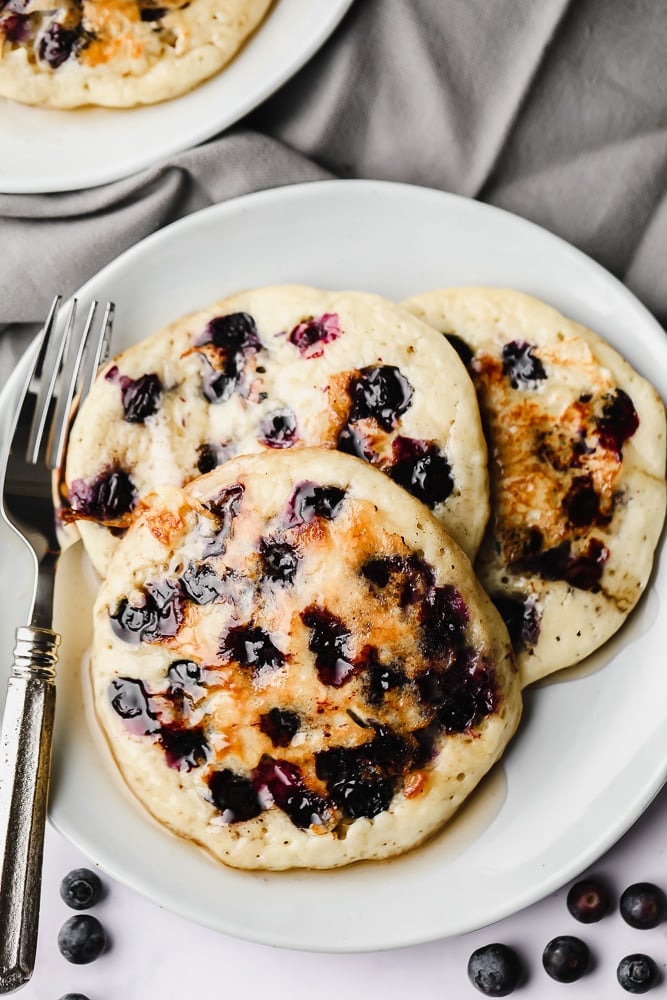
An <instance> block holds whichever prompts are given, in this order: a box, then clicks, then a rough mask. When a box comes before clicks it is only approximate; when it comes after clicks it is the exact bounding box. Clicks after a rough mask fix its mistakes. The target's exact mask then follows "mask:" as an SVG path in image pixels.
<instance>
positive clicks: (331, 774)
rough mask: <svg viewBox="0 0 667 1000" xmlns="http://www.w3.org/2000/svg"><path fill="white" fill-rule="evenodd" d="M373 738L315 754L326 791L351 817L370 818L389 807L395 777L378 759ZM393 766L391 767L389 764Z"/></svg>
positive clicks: (317, 772)
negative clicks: (365, 742)
mask: <svg viewBox="0 0 667 1000" xmlns="http://www.w3.org/2000/svg"><path fill="white" fill-rule="evenodd" d="M374 743H375V741H371V743H369V744H362V746H360V747H333V748H332V749H330V750H324V751H321V752H320V753H318V754H317V755H316V758H315V772H316V774H317V777H318V778H319V779H320V780H321V781H324V782H325V783H326V786H327V790H328V792H329V795H330V796H331V798H332V799H333V801H334V802H335V803H336V805H337V806H338V808H339V809H340V810H341V812H342V813H343V814H344V815H346V816H349V817H350V819H359V818H361V817H362V816H366V817H368V818H369V819H372V817H373V816H377V815H378V814H379V813H381V812H384V811H385V810H386V809H388V808H389V805H390V804H391V800H392V798H393V797H394V792H395V790H396V784H397V782H396V777H395V775H394V774H393V773H391V772H390V771H389V770H386V769H385V767H384V766H383V764H384V763H385V762H384V760H379V759H378V757H381V758H383V757H384V756H385V755H384V754H382V753H376V747H375V745H374ZM392 770H393V768H392Z"/></svg>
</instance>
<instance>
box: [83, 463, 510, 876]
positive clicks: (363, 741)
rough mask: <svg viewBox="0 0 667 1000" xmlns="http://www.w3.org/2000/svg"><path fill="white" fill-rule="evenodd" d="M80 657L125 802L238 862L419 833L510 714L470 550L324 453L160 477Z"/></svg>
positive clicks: (294, 856)
mask: <svg viewBox="0 0 667 1000" xmlns="http://www.w3.org/2000/svg"><path fill="white" fill-rule="evenodd" d="M91 669H92V680H93V690H94V699H95V706H96V711H97V714H98V717H99V720H100V722H101V725H102V727H103V729H104V731H105V733H106V736H107V738H108V741H109V744H110V746H111V748H112V751H113V754H114V756H115V758H116V761H117V763H118V766H119V768H120V770H121V772H122V774H123V776H124V777H125V780H126V781H127V783H128V785H129V787H130V788H131V789H132V791H133V792H134V793H135V795H136V796H137V798H138V799H139V800H140V801H141V803H142V804H143V805H144V806H145V807H146V809H148V810H149V811H150V812H151V813H152V814H153V816H155V817H156V818H157V819H158V820H159V821H160V822H161V823H162V824H165V825H166V826H167V827H169V828H170V829H171V830H173V831H174V832H175V833H177V834H179V835H180V836H182V837H185V838H187V839H188V840H190V841H193V842H196V843H197V844H199V845H202V846H203V847H205V848H206V849H207V850H208V851H209V852H210V853H211V854H212V855H214V856H215V857H216V858H218V859H220V860H221V861H223V862H225V863H226V864H229V865H232V866H234V867H239V868H263V869H284V868H329V867H336V866H340V865H345V864H349V863H351V862H354V861H359V860H362V859H372V858H385V857H389V856H391V855H395V854H399V853H401V852H403V851H406V850H408V849H409V848H411V847H413V846H415V845H416V844H419V843H421V842H422V841H423V840H424V839H425V838H426V837H428V836H429V834H431V833H433V832H434V831H436V830H438V829H439V828H440V827H441V826H442V824H443V823H444V822H446V820H447V819H448V818H449V817H450V816H451V815H452V814H453V813H454V812H455V810H456V809H457V808H458V807H459V806H460V804H461V803H462V802H463V801H464V800H465V798H466V797H467V795H468V794H469V793H470V792H471V790H472V789H473V788H474V787H475V785H476V784H477V783H478V782H479V780H480V779H481V778H482V776H483V775H484V774H485V773H486V772H487V771H488V770H489V768H490V767H491V766H492V764H493V763H494V762H495V761H496V760H497V759H498V758H499V757H500V755H501V754H502V752H503V750H504V748H505V746H506V745H507V743H508V741H509V739H510V737H511V736H512V734H513V733H514V731H515V729H516V727H517V724H518V720H519V716H520V711H521V695H520V687H519V675H518V671H517V668H516V664H515V661H514V657H513V654H512V649H511V643H510V640H509V636H508V634H507V630H506V628H505V626H504V624H503V622H502V619H501V618H500V615H499V614H498V612H497V611H496V609H495V608H494V607H493V605H492V603H491V602H490V600H489V599H488V597H487V595H486V594H485V592H484V591H483V589H482V588H481V586H480V585H479V583H478V581H477V579H476V578H475V575H474V573H473V571H472V567H471V564H470V562H469V560H468V558H467V557H466V556H465V554H464V553H463V552H462V551H461V550H460V549H459V547H458V546H457V545H456V544H455V543H454V542H453V541H452V540H451V538H450V537H449V535H448V534H447V533H446V532H445V531H444V529H443V528H442V526H441V525H440V523H439V522H438V521H437V520H436V519H435V518H434V517H433V516H432V514H431V513H430V512H429V511H428V510H427V509H426V508H425V507H424V506H423V505H422V504H421V503H419V502H418V501H417V500H415V499H414V498H413V497H411V496H410V495H409V494H408V493H407V492H406V491H405V490H404V489H402V487H400V486H398V485H397V484H395V483H393V482H392V481H391V480H390V479H389V478H388V477H387V476H384V475H382V474H381V473H380V472H379V471H377V470H376V469H374V468H373V467H372V466H370V465H368V464H366V463H364V462H362V461H360V460H359V459H357V458H354V457H352V456H349V455H345V454H342V453H338V452H336V451H327V450H325V449H301V450H295V451H275V452H265V453H261V454H256V455H249V456H241V457H239V458H237V459H232V460H230V461H229V462H227V463H225V464H224V465H222V466H220V467H219V468H217V469H215V470H214V471H212V472H211V473H209V474H207V475H205V476H202V477H200V478H199V479H197V480H196V481H194V482H192V483H190V484H189V485H188V486H187V487H185V488H179V487H164V488H162V489H161V490H159V491H157V492H156V493H155V494H154V495H153V496H152V497H151V498H150V501H149V502H147V503H146V505H145V506H144V510H143V512H142V514H141V515H140V516H139V518H138V519H137V520H136V521H135V522H134V524H133V525H132V527H131V528H130V530H129V531H128V533H127V535H126V536H125V537H124V539H123V540H122V542H121V543H120V545H119V547H118V549H117V550H116V552H115V554H114V556H113V558H112V560H111V564H110V566H109V572H108V575H107V578H106V579H105V580H104V581H103V583H102V585H101V589H100V593H99V596H98V599H97V601H96V604H95V609H94V643H93V648H92V667H91Z"/></svg>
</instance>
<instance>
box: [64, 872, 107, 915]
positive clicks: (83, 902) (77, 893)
mask: <svg viewBox="0 0 667 1000" xmlns="http://www.w3.org/2000/svg"><path fill="white" fill-rule="evenodd" d="M60 897H61V899H62V900H63V901H64V902H65V903H67V905H68V906H71V908H72V909H73V910H88V909H90V907H91V906H94V905H95V903H98V902H99V901H100V899H101V898H102V883H101V881H100V879H99V876H98V875H96V874H95V872H91V871H90V869H89V868H75V869H74V870H73V871H71V872H68V873H67V875H65V878H64V879H63V880H62V882H61V883H60Z"/></svg>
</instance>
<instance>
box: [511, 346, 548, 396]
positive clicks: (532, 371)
mask: <svg viewBox="0 0 667 1000" xmlns="http://www.w3.org/2000/svg"><path fill="white" fill-rule="evenodd" d="M534 350H535V348H534V347H533V346H532V345H531V344H527V343H525V341H519V340H513V341H512V342H511V343H509V344H505V346H504V347H503V372H504V374H505V375H507V376H508V378H509V380H510V383H511V385H512V388H513V389H536V388H537V383H538V382H541V381H543V380H544V379H545V378H546V377H547V373H546V372H545V370H544V366H543V364H542V362H541V361H540V359H539V358H536V357H535V355H534V354H533V351H534Z"/></svg>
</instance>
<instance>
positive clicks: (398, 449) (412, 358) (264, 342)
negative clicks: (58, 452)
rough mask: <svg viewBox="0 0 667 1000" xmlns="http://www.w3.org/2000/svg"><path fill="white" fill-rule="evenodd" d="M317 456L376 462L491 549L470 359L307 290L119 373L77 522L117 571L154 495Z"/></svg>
mask: <svg viewBox="0 0 667 1000" xmlns="http://www.w3.org/2000/svg"><path fill="white" fill-rule="evenodd" d="M302 446H318V447H326V448H331V449H338V450H340V451H345V452H349V453H352V454H353V455H356V456H357V457H361V458H364V459H365V460H367V461H368V462H370V463H371V464H373V465H375V466H377V467H378V468H379V469H381V470H382V471H384V472H386V473H387V474H388V475H389V476H390V477H391V478H392V479H394V480H395V481H396V482H398V483H400V485H401V486H403V487H405V488H406V489H408V490H409V491H411V492H412V493H413V494H414V495H415V496H416V497H417V498H418V499H419V500H421V501H422V502H423V503H424V504H426V505H427V506H428V507H429V508H430V509H431V510H433V512H434V514H435V515H436V517H438V518H439V519H440V520H442V522H443V524H444V525H445V526H446V527H447V528H448V530H449V531H450V533H451V534H452V535H453V536H454V538H455V540H456V541H457V542H458V543H459V544H460V545H461V547H462V548H463V549H464V550H465V551H466V552H467V553H468V555H470V556H471V557H472V556H473V555H474V554H475V552H476V551H477V547H478V545H479V542H480V540H481V537H482V534H483V532H484V527H485V524H486V520H487V517H488V509H489V508H488V483H487V479H488V474H487V459H486V445H485V442H484V435H483V432H482V426H481V422H480V417H479V410H478V407H477V400H476V398H475V392H474V389H473V386H472V385H471V383H470V379H469V377H468V374H467V372H466V370H465V367H464V365H463V364H462V363H461V361H460V359H459V357H458V355H457V354H456V351H454V350H453V349H452V348H451V347H450V346H449V344H448V343H447V342H446V341H445V340H444V339H443V338H442V337H441V336H440V335H439V334H438V333H437V332H436V331H435V330H433V329H432V328H431V327H429V326H427V325H426V324H425V323H422V322H421V321H419V320H417V319H415V317H414V316H412V315H411V314H410V313H409V312H407V311H406V310H404V309H401V308H400V307H399V306H397V305H395V304H394V303H393V302H389V301H388V300H386V299H383V298H380V297H379V296H376V295H368V294H364V293H361V292H325V291H319V290H317V289H313V288H305V287H301V286H280V287H273V288H262V289H256V290H254V291H248V292H243V293H240V294H237V295H233V296H231V297H230V298H228V299H225V300H224V301H222V302H218V303H215V304H214V305H212V306H210V307H209V308H207V309H204V310H202V311H201V312H198V313H195V314H193V315H190V316H186V317H184V318H182V319H179V320H178V321H177V322H175V323H173V324H172V325H170V326H168V327H167V328H166V329H164V330H162V331H160V332H158V333H157V334H154V335H153V336H152V337H150V338H149V339H147V340H145V341H143V342H141V343H139V344H136V345H135V346H133V347H131V348H130V349H129V350H127V351H125V352H124V353H123V354H121V355H120V356H119V357H117V358H116V359H114V360H113V361H111V362H110V363H109V364H107V365H106V367H105V368H104V369H103V370H102V372H101V374H100V377H98V379H97V382H96V384H95V386H94V387H93V390H92V392H91V393H90V395H89V396H88V398H87V399H86V401H85V403H84V405H83V407H82V410H81V413H80V415H79V418H78V419H77V422H76V424H75V427H74V430H73V433H72V437H71V441H70V446H69V451H68V458H67V468H66V479H67V490H66V493H67V495H66V497H65V501H66V503H68V504H69V505H70V507H71V510H70V511H65V515H66V516H69V517H73V518H76V519H79V525H80V530H81V533H82V535H83V538H84V543H85V544H86V547H87V549H88V552H89V554H90V556H91V558H92V561H93V563H94V564H95V566H96V568H97V569H98V571H99V572H100V573H101V574H102V575H103V574H104V572H105V568H106V564H107V562H108V558H109V555H110V553H111V551H112V550H113V547H114V546H115V544H117V541H118V532H119V531H122V530H123V529H124V528H125V527H127V525H128V524H129V523H130V521H131V520H132V518H133V516H134V515H135V514H136V512H137V510H138V509H139V508H140V506H141V497H142V496H143V495H144V494H146V493H148V492H150V491H151V490H153V489H155V488H156V487H157V486H159V485H175V486H180V485H183V484H185V483H187V482H189V481H190V480H191V479H193V478H195V477H196V476H198V475H200V474H202V473H205V472H208V471H210V470H211V469H213V468H214V467H215V466H217V465H219V464H220V463H221V462H224V461H226V460H228V459H229V458H231V457H232V456H234V455H237V454H244V453H251V452H256V451H262V450H268V451H281V450H286V449H292V448H299V447H302Z"/></svg>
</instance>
